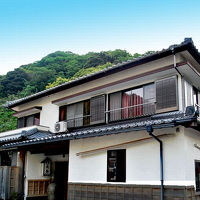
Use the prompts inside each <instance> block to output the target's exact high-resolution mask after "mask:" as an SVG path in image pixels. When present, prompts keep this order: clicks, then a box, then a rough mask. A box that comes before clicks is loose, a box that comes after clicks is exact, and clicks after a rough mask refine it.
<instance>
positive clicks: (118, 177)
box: [107, 149, 126, 183]
mask: <svg viewBox="0 0 200 200" xmlns="http://www.w3.org/2000/svg"><path fill="white" fill-rule="evenodd" d="M111 152H120V154H123V158H121V160H120V161H116V163H118V164H119V163H120V164H121V166H120V167H121V169H118V168H117V166H118V164H116V169H115V170H116V173H118V174H116V180H111V175H110V173H111V172H110V171H109V170H110V169H111V167H110V166H109V160H110V159H112V157H109V155H110V154H111ZM118 154H119V153H118ZM116 155H117V153H116ZM119 156H120V155H117V156H116V160H118V158H119ZM122 164H123V167H122ZM113 169H114V167H113ZM119 170H121V171H119ZM107 182H124V183H125V182H126V149H113V150H108V151H107Z"/></svg>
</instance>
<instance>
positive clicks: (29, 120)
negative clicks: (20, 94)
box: [17, 113, 40, 128]
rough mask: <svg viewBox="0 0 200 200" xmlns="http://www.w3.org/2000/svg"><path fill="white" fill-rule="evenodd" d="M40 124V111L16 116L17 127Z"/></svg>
mask: <svg viewBox="0 0 200 200" xmlns="http://www.w3.org/2000/svg"><path fill="white" fill-rule="evenodd" d="M34 125H37V126H38V125H40V113H36V114H34V115H29V116H26V117H21V118H18V123H17V128H24V127H28V126H34Z"/></svg>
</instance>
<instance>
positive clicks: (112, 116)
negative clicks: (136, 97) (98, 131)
mask: <svg viewBox="0 0 200 200" xmlns="http://www.w3.org/2000/svg"><path fill="white" fill-rule="evenodd" d="M155 110H156V104H155V101H153V102H147V103H143V104H137V105H132V106H127V107H123V108H116V109H113V110H109V111H105V122H106V121H107V122H113V121H120V120H125V119H132V118H136V117H143V116H148V115H152V114H155ZM91 117H92V116H91V115H85V116H80V117H75V118H72V119H67V120H65V121H66V122H67V127H68V128H76V127H83V126H88V125H91ZM106 118H107V119H108V120H106Z"/></svg>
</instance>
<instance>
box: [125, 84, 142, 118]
mask: <svg viewBox="0 0 200 200" xmlns="http://www.w3.org/2000/svg"><path fill="white" fill-rule="evenodd" d="M142 104H143V88H138V89H134V90H129V91H126V92H123V94H122V108H123V109H122V118H123V119H127V118H132V117H137V116H141V115H143V105H142Z"/></svg>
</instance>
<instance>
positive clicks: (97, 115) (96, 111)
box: [90, 95, 105, 124]
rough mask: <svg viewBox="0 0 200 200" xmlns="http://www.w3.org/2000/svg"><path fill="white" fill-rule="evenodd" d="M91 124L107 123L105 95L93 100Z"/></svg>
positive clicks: (91, 102)
mask: <svg viewBox="0 0 200 200" xmlns="http://www.w3.org/2000/svg"><path fill="white" fill-rule="evenodd" d="M90 112H91V124H97V123H103V122H105V95H100V96H96V97H93V98H91V101H90Z"/></svg>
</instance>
